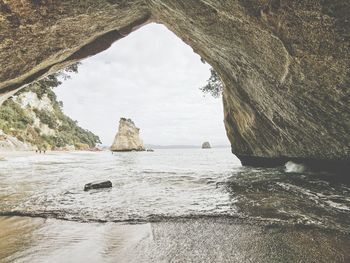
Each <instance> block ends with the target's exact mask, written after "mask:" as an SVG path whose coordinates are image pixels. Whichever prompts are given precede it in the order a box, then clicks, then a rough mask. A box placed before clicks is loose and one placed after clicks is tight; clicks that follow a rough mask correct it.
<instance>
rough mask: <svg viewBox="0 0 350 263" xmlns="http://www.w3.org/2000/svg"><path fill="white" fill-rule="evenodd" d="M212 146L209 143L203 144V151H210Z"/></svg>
mask: <svg viewBox="0 0 350 263" xmlns="http://www.w3.org/2000/svg"><path fill="white" fill-rule="evenodd" d="M210 148H211V146H210V143H209V142H203V143H202V149H210Z"/></svg>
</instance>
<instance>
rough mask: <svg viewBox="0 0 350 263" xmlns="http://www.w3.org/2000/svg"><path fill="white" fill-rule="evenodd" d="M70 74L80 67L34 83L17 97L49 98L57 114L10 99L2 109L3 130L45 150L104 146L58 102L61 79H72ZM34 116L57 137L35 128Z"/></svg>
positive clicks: (0, 127)
mask: <svg viewBox="0 0 350 263" xmlns="http://www.w3.org/2000/svg"><path fill="white" fill-rule="evenodd" d="M67 72H68V73H70V72H77V65H76V64H74V65H72V66H70V67H68V68H67V69H66V70H65V72H60V73H55V74H53V75H50V76H48V77H46V78H44V79H42V80H40V81H38V82H36V83H33V84H31V85H29V86H28V87H26V88H25V89H23V90H21V91H19V92H18V93H17V94H16V95H20V94H22V93H26V92H33V93H35V94H36V95H37V97H38V99H43V97H44V96H45V95H46V96H47V98H48V99H49V100H50V102H51V106H52V108H53V111H48V110H43V109H38V108H32V107H29V106H27V107H26V108H22V107H21V105H20V104H19V103H18V102H17V101H16V100H15V99H12V98H10V99H8V100H7V101H6V102H4V104H3V105H2V106H1V107H0V130H2V131H3V132H5V133H6V134H8V135H11V136H14V137H16V138H17V139H19V140H21V141H26V142H29V143H31V144H33V145H36V146H37V147H39V148H42V149H48V148H60V147H65V146H68V145H74V146H75V147H76V148H77V149H87V148H92V147H95V146H96V144H97V143H100V139H99V137H98V136H96V135H95V134H93V133H92V132H90V131H88V130H85V129H83V128H81V127H79V126H78V123H77V121H74V120H72V119H71V118H69V117H68V116H66V115H65V114H64V113H63V112H62V107H63V104H62V102H61V101H57V96H56V94H55V93H54V91H53V88H55V87H57V86H59V85H60V84H61V81H60V80H59V77H61V78H63V79H67V78H68V77H69V75H67ZM33 116H35V117H36V118H38V119H39V120H40V123H41V124H46V125H47V126H48V128H50V129H51V130H53V131H54V135H53V134H50V135H47V134H45V133H43V132H42V130H41V129H40V128H39V127H37V126H34V118H33Z"/></svg>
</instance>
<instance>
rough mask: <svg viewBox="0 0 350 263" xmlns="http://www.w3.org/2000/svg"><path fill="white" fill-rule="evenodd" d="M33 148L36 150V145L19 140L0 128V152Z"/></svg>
mask: <svg viewBox="0 0 350 263" xmlns="http://www.w3.org/2000/svg"><path fill="white" fill-rule="evenodd" d="M33 150H36V147H34V146H32V145H30V144H28V143H24V142H21V141H20V140H18V139H17V138H15V137H13V136H10V135H7V134H5V133H4V132H3V131H2V130H0V152H7V151H33ZM0 159H1V156H0Z"/></svg>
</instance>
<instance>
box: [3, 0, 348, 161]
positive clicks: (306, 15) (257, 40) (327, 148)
mask: <svg viewBox="0 0 350 263" xmlns="http://www.w3.org/2000/svg"><path fill="white" fill-rule="evenodd" d="M349 13H350V2H349V1H345V0H332V1H323V0H304V1H299V0H289V1H282V0H229V1H227V0H196V1H194V0H188V1H182V0H131V1H119V0H100V1H95V0H86V1H83V2H81V1H73V0H62V1H32V0H24V1H0V32H1V36H0V37H1V38H0V39H1V41H0V65H1V70H0V93H2V96H0V102H1V100H3V99H4V98H5V97H6V96H9V95H10V94H11V93H12V92H13V91H14V90H16V89H18V88H20V87H21V86H22V85H23V84H26V83H29V82H31V81H33V80H35V79H37V78H39V77H40V76H42V75H44V74H46V73H48V72H54V71H57V70H58V69H60V68H63V67H65V66H66V65H68V64H69V63H72V62H75V61H78V60H81V59H82V58H85V57H88V56H91V55H94V54H97V53H99V52H101V51H102V50H104V49H106V48H108V47H109V46H110V45H111V44H112V43H113V42H114V41H116V40H118V39H120V38H122V37H125V36H127V35H128V34H129V33H130V32H132V31H133V30H136V29H137V28H138V27H140V26H142V25H144V24H146V23H149V22H157V23H162V24H164V25H165V26H167V27H168V28H169V29H170V30H171V31H173V32H174V33H175V34H176V35H177V36H178V37H180V38H181V39H182V40H183V41H184V42H185V43H187V44H188V45H190V46H191V47H192V48H193V50H194V51H195V52H196V53H198V54H199V55H200V56H201V57H202V58H203V59H204V60H205V61H207V62H208V63H209V64H211V65H212V66H213V68H214V69H215V71H216V72H217V73H218V74H219V75H220V77H221V79H222V81H223V83H224V94H223V102H224V113H225V127H226V131H227V135H228V137H229V139H230V141H231V145H232V152H233V153H235V154H236V155H237V156H238V157H239V158H240V159H241V161H242V163H243V164H251V165H278V164H282V163H284V162H285V161H286V160H288V159H293V160H296V161H305V162H310V163H318V164H325V163H326V164H327V165H331V164H334V165H338V164H342V165H345V164H347V163H350V160H349V159H350V121H349V120H350V109H349V107H350V106H349V105H350V103H349V100H350V99H349V97H350V89H349V85H350V84H349V83H350V66H349V65H350V56H349V54H350V37H349V32H350V20H349ZM101 92H102V91H101ZM145 92H146V91H145ZM184 96H186V94H184Z"/></svg>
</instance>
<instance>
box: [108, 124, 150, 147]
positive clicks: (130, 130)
mask: <svg viewBox="0 0 350 263" xmlns="http://www.w3.org/2000/svg"><path fill="white" fill-rule="evenodd" d="M139 131H140V129H139V128H137V127H136V126H135V123H134V122H133V121H132V120H131V119H126V118H121V119H120V121H119V128H118V133H117V135H116V136H115V139H114V142H113V144H112V146H111V151H116V152H118V151H119V152H125V151H144V150H145V146H144V145H143V141H142V140H141V139H140V135H139Z"/></svg>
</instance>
